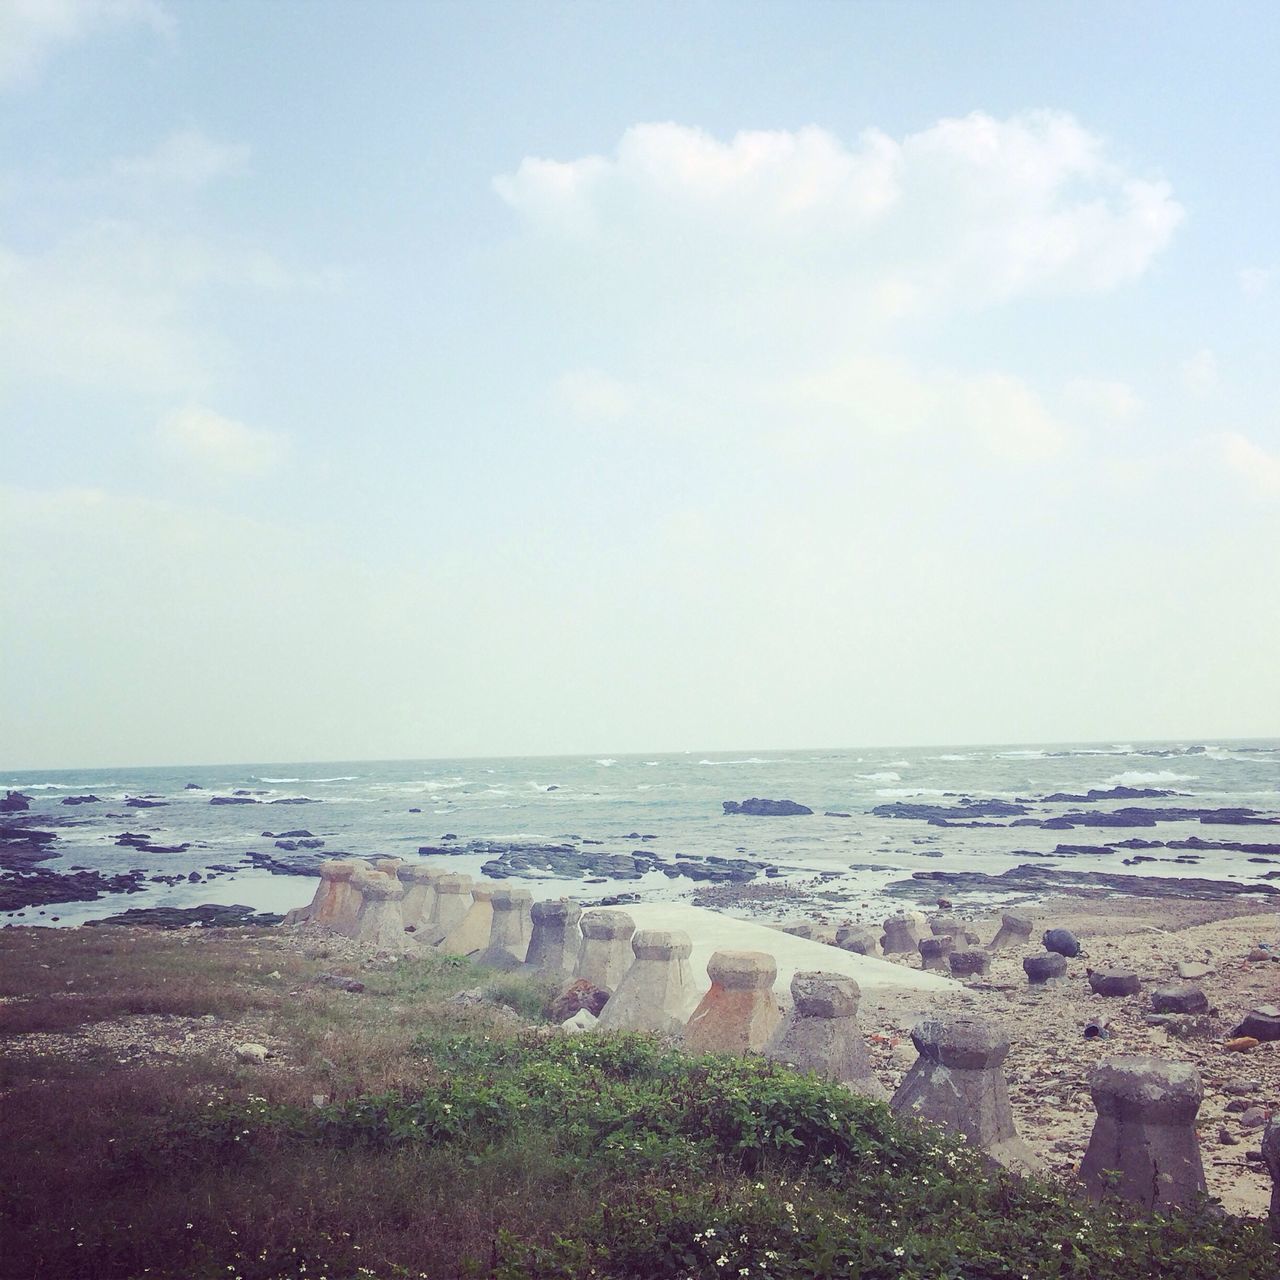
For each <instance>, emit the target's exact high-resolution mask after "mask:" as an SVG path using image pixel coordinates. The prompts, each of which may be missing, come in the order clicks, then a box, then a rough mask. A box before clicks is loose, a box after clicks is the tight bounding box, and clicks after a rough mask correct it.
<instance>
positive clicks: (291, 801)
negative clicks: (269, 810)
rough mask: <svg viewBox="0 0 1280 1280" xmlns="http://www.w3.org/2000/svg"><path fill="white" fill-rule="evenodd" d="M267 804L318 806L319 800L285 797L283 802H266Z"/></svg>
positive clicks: (303, 797) (307, 797)
mask: <svg viewBox="0 0 1280 1280" xmlns="http://www.w3.org/2000/svg"><path fill="white" fill-rule="evenodd" d="M267 803H268V804H319V803H320V801H319V800H313V799H312V798H311V797H310V796H287V797H286V798H285V799H283V800H268V801H267Z"/></svg>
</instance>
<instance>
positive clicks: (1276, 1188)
mask: <svg viewBox="0 0 1280 1280" xmlns="http://www.w3.org/2000/svg"><path fill="white" fill-rule="evenodd" d="M1262 1159H1263V1161H1264V1162H1265V1163H1266V1166H1267V1172H1268V1173H1269V1174H1270V1175H1271V1213H1270V1215H1269V1216H1268V1218H1267V1222H1268V1223H1269V1224H1270V1227H1271V1238H1272V1239H1273V1240H1274V1241H1276V1243H1277V1244H1280V1115H1275V1116H1272V1117H1271V1119H1270V1120H1268V1121H1267V1127H1266V1130H1265V1131H1264V1132H1263V1135H1262Z"/></svg>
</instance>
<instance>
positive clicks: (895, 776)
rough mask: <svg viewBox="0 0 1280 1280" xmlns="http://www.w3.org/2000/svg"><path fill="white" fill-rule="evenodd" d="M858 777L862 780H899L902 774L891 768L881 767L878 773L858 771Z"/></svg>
mask: <svg viewBox="0 0 1280 1280" xmlns="http://www.w3.org/2000/svg"><path fill="white" fill-rule="evenodd" d="M858 777H859V778H861V779H862V781H863V782H901V781H902V774H900V773H894V772H893V771H892V770H891V769H882V770H881V771H880V772H879V773H860V774H858Z"/></svg>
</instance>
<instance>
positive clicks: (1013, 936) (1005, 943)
mask: <svg viewBox="0 0 1280 1280" xmlns="http://www.w3.org/2000/svg"><path fill="white" fill-rule="evenodd" d="M1034 927H1035V926H1034V925H1033V923H1032V922H1031V921H1030V920H1029V919H1027V917H1026V916H1019V915H1014V914H1013V913H1012V912H1009V911H1006V912H1005V914H1004V915H1002V916H1001V917H1000V928H999V929H998V930H997V931H996V936H995V937H994V938H992V939H991V941H990V942H988V943H987V950H988V951H1003V950H1004V949H1005V947H1025V946H1029V945H1030V943H1031V930H1032V929H1033V928H1034Z"/></svg>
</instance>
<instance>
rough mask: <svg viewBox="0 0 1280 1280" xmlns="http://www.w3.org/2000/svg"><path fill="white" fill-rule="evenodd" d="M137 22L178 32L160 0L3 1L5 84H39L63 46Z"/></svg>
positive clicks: (0, 65)
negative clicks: (45, 69)
mask: <svg viewBox="0 0 1280 1280" xmlns="http://www.w3.org/2000/svg"><path fill="white" fill-rule="evenodd" d="M134 24H137V25H141V26H144V27H149V28H150V29H151V30H152V31H154V32H156V33H157V34H160V35H165V36H167V35H169V34H170V33H171V32H172V30H173V20H172V18H171V17H170V15H169V14H168V13H167V12H166V10H165V8H164V6H163V5H161V4H160V3H158V0H4V3H3V4H0V88H4V89H8V88H17V87H22V86H26V85H29V84H31V83H32V82H34V81H35V80H36V79H38V78H39V76H40V74H41V72H42V71H43V70H44V67H45V65H46V64H47V62H48V61H49V59H50V58H51V57H52V56H53V54H54V52H55V51H56V50H57V49H58V47H59V46H61V45H66V44H74V43H76V42H78V41H81V40H85V39H87V38H88V37H89V36H91V35H93V34H95V33H96V32H98V31H101V30H104V29H107V28H110V27H120V26H129V25H134Z"/></svg>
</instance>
